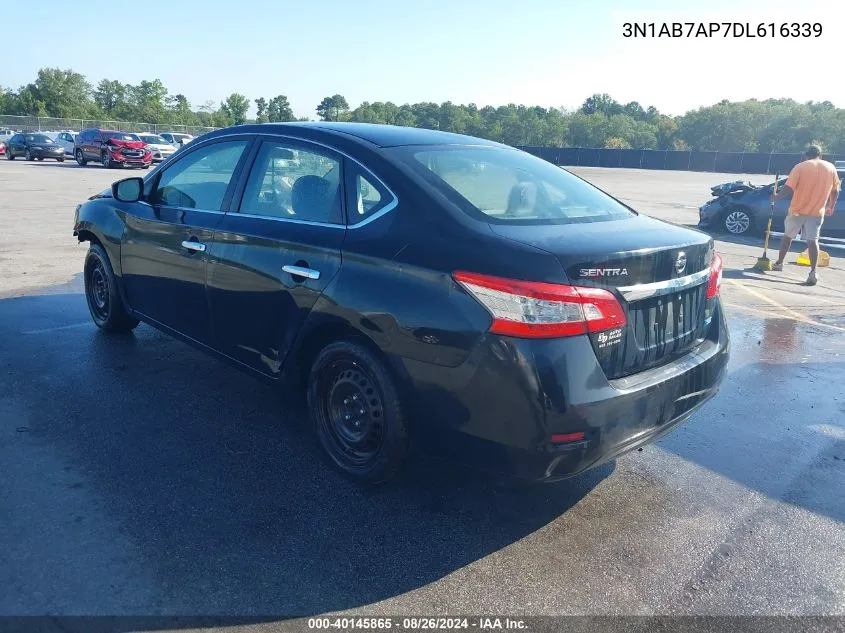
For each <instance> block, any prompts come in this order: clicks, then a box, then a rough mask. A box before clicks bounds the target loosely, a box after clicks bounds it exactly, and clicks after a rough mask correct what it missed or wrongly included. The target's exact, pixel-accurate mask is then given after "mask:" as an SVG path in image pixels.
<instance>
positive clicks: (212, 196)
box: [150, 141, 248, 211]
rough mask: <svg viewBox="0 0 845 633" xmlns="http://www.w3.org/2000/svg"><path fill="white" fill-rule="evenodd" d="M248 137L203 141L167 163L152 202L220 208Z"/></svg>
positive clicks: (187, 206) (208, 209)
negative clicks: (167, 165)
mask: <svg viewBox="0 0 845 633" xmlns="http://www.w3.org/2000/svg"><path fill="white" fill-rule="evenodd" d="M247 144H248V141H224V142H222V143H214V144H213V145H206V146H205V147H202V148H200V149H198V150H196V151H194V152H191V153H190V154H187V155H186V156H184V157H183V158H182V159H181V160H180V161H178V162H176V163H174V164H173V165H171V166H170V167H168V168H167V169H166V170H165V171H164V173H162V174H161V177H160V178H159V180H158V183H157V184H156V186H155V189H154V190H153V192H152V194H151V196H150V201H151V203H152V204H156V205H164V206H168V207H182V208H184V209H202V210H205V211H220V210H222V207H223V198H225V196H226V190H227V189H228V188H229V183H230V182H231V181H232V176H233V175H234V173H235V169H237V166H238V162H239V161H240V159H241V156H242V155H243V153H244V150H245V149H246V147H247Z"/></svg>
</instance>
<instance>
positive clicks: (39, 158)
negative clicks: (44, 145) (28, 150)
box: [36, 156, 44, 160]
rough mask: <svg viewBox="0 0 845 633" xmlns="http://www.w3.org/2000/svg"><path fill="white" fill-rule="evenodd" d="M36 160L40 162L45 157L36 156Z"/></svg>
mask: <svg viewBox="0 0 845 633" xmlns="http://www.w3.org/2000/svg"><path fill="white" fill-rule="evenodd" d="M36 158H37V159H38V160H44V157H43V156H36Z"/></svg>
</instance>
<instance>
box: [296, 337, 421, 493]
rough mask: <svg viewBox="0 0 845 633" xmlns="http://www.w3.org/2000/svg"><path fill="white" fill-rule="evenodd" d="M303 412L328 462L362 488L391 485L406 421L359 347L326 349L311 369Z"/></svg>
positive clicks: (378, 365) (387, 380) (390, 388)
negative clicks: (308, 419)
mask: <svg viewBox="0 0 845 633" xmlns="http://www.w3.org/2000/svg"><path fill="white" fill-rule="evenodd" d="M307 396H308V397H307V400H308V410H309V416H310V418H311V422H312V424H313V425H314V430H315V432H316V434H317V439H318V440H319V442H320V445H321V446H322V448H323V451H324V452H325V454H326V455H327V456H328V458H329V460H330V461H331V462H332V463H333V464H334V465H335V466H336V467H337V468H338V469H340V470H341V471H342V472H343V473H344V474H346V475H347V476H349V477H351V478H352V479H354V480H355V481H357V482H359V483H364V484H371V485H374V484H379V483H383V482H385V481H387V480H389V479H391V478H392V477H393V476H394V475H395V474H396V473H397V472H398V470H399V468H400V467H401V465H402V463H403V461H404V458H405V454H406V453H407V448H408V436H409V431H408V421H407V416H406V414H405V411H404V408H403V406H402V403H401V401H400V398H399V394H398V391H397V389H396V385H395V382H394V379H393V377H392V376H391V374H390V371H389V370H388V369H387V367H386V366H385V364H384V363H383V362H381V360H379V359H378V358H377V357H376V356H375V354H374V353H373V352H371V351H370V350H369V349H368V348H366V347H365V346H364V345H362V344H360V343H357V342H352V341H338V342H335V343H331V344H329V345H327V346H326V347H325V348H323V349H322V351H321V352H320V353H319V354H318V355H317V358H316V359H315V360H314V363H313V364H312V366H311V371H310V375H309V381H308V392H307Z"/></svg>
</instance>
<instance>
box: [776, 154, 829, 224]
mask: <svg viewBox="0 0 845 633" xmlns="http://www.w3.org/2000/svg"><path fill="white" fill-rule="evenodd" d="M840 185H841V183H840V182H839V176H838V175H837V174H836V167H834V166H833V164H832V163H829V162H827V161H826V160H822V159H821V158H812V159H810V160H805V161H803V162H800V163H798V164H797V165H795V167H793V168H792V171H791V172H789V178H787V179H786V186H787V187H789V188H790V189H792V202H791V203H790V205H789V214H790V215H824V208H825V205H826V204H827V200H828V198H829V197H830V194H831V193H833V192H834V191H839V187H840Z"/></svg>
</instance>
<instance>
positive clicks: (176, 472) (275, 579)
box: [0, 163, 845, 619]
mask: <svg viewBox="0 0 845 633" xmlns="http://www.w3.org/2000/svg"><path fill="white" fill-rule="evenodd" d="M615 171H616V173H615V174H614V173H612V172H613V170H607V171H604V172H602V173H601V174H600V176H599V177H600V178H603V179H605V181H604V182H602V183H601V186H603V187H604V188H606V189H608V190H610V191H613V189H612V186H611V185H612V183H613V182H614V181H615V182H617V184H618V187H619V190H620V193H619V195H623V193H624V192H626V191H628V189H626V187H628V188H632V189H631V190H632V191H636V181H637V179H638V178H641V176H639V175H638V174H639V173H640V172H629V171H628V170H615ZM80 172H82V174H80ZM632 173H633V175H632ZM81 175H84V177H85V178H86V179H87V180H86V181H85V182H84V183H81V182H78V181H77V179H78V178H79V177H80V176H81ZM701 176H702V175H701V174H694V175H687V174H663V175H662V177H663V178H664V180H670V181H671V182H672V183H674V184H673V185H672V188H670V189H669V190H670V191H671V193H670V194H666V195H671V196H672V197H674V198H678V199H681V198H683V197H684V196H687V197H690V195H691V194H690V193H689V191H691V190H692V189H691V185H689V182H690V180H691V179H695V178H701ZM705 176H706V182H711V181H714V182H722V180H719V177H718V175H717V176H713V175H705ZM116 177H117V176H116V175H115V173H114V172H112V173H109V172H105V171H104V170H98V169H97V168H92V169H89V170H81V169H78V168H74V167H70V166H67V164H66V165H65V166H61V167H59V166H58V165H56V166H55V167H48V166H47V165H46V164H38V165H26V164H24V165H18V163H12V164H10V165H8V166H7V165H6V164H0V215H2V216H3V217H4V219H3V221H2V222H3V227H4V233H3V235H2V237H0V240H1V241H0V273H2V275H0V276H2V278H3V282H2V285H0V472H2V484H0V543H2V545H3V547H2V548H0V615H24V614H47V613H49V614H64V615H71V614H111V615H140V614H150V615H214V614H227V615H235V616H239V617H244V618H247V617H248V616H256V615H258V616H276V615H278V616H282V615H285V616H291V615H310V614H318V613H324V612H329V611H331V612H337V611H347V610H349V611H355V612H363V613H367V614H373V615H374V614H380V613H384V614H408V613H413V614H427V615H433V614H443V615H446V614H453V615H454V614H470V613H473V614H497V615H503V614H523V615H528V614H839V615H845V498H843V491H845V389H843V386H842V385H843V384H845V336H843V334H845V316H843V312H845V270H843V262H845V260H843V259H842V256H841V254H838V253H833V252H831V254H832V255H834V258H833V265H832V266H831V268H829V269H825V270H824V271H822V276H821V277H822V282H821V284H820V285H819V286H817V287H815V288H812V289H807V288H804V287H802V286H800V285H799V284H800V281H801V280H802V279H803V275H804V274H805V272H806V271H805V269H800V268H799V267H796V266H794V265H792V266H788V267H787V270H786V271H785V272H784V273H783V274H782V275H780V276H777V277H773V276H772V274H771V273H770V274H769V276H768V277H767V276H763V275H756V274H754V273H752V272H750V271H749V270H747V269H748V267H749V266H750V265H751V264H753V262H754V261H755V260H756V258H757V257H758V256H759V242H755V241H754V240H750V241H749V243H743V242H742V241H737V242H721V243H720V249H721V250H722V252H723V253H725V257H726V261H727V262H728V268H729V270H728V271H727V272H726V282H725V291H724V295H725V302H726V303H727V305H728V313H729V326H730V329H731V334H732V342H733V347H732V358H731V363H730V370H729V375H728V378H727V379H726V381H725V383H724V385H723V387H722V389H721V391H720V393H719V394H718V396H717V397H716V398H714V399H713V400H712V401H710V403H708V404H707V405H706V406H705V407H704V408H703V409H702V410H701V411H699V412H697V413H696V414H695V415H694V416H693V418H692V419H691V420H690V421H689V422H688V423H687V424H685V425H684V426H683V427H681V428H680V429H678V430H677V431H676V432H674V433H672V434H671V435H669V436H668V437H666V438H665V439H663V440H661V441H660V442H658V443H657V444H655V445H652V446H649V447H646V448H645V449H644V450H642V451H640V452H635V453H633V454H629V455H627V456H624V457H623V458H621V459H619V460H617V461H616V462H615V463H612V464H610V465H607V466H605V467H602V468H600V469H598V470H596V471H593V472H591V473H588V474H587V475H585V476H582V477H580V478H577V479H573V480H569V481H566V482H561V483H558V484H553V485H539V486H538V485H527V484H522V483H518V482H513V481H509V480H503V479H493V478H490V477H488V476H486V475H482V474H477V473H473V472H468V471H466V470H464V469H462V468H460V467H457V466H452V465H448V464H443V463H440V462H436V461H432V460H428V459H426V458H419V459H417V460H415V461H414V463H413V464H412V465H411V467H410V468H409V469H408V470H407V472H405V473H404V474H403V476H402V477H400V479H399V480H398V481H396V482H395V483H393V484H391V485H389V486H387V487H385V488H382V489H378V490H363V489H360V488H357V487H355V486H354V485H352V484H350V483H349V482H347V481H346V480H345V479H344V478H343V477H341V476H339V475H337V474H336V473H335V472H334V471H333V470H332V469H330V468H328V467H327V466H326V464H325V462H324V461H323V459H322V458H321V456H320V453H319V452H318V450H317V447H316V445H315V442H314V441H313V440H312V439H311V436H310V434H309V433H308V429H307V427H306V425H305V424H304V423H303V421H302V420H303V414H302V411H301V409H300V407H299V406H298V405H296V404H292V403H291V401H290V399H286V398H285V397H284V395H283V394H279V393H275V392H274V391H273V390H272V389H271V388H268V387H266V386H264V385H262V384H260V383H257V382H255V381H254V380H253V379H251V378H250V377H248V376H246V375H242V374H241V373H239V372H238V371H236V370H234V369H231V368H229V367H227V366H225V365H223V364H221V363H220V362H217V361H215V360H213V359H210V358H208V357H206V356H204V355H202V354H201V353H199V352H196V351H194V350H193V349H191V348H190V347H188V346H186V345H183V344H181V343H178V342H175V341H173V340H171V339H169V338H168V337H166V336H165V335H163V334H160V333H158V332H157V331H155V330H153V329H152V328H149V327H147V326H144V325H142V326H140V327H139V328H138V329H137V330H136V331H135V333H134V334H133V335H129V336H117V337H113V336H107V335H104V334H102V333H100V332H99V331H97V329H96V328H95V327H94V326H93V324H92V323H91V321H90V318H89V316H88V312H87V308H86V305H85V300H84V297H83V296H82V294H81V290H82V289H81V281H80V279H79V276H78V275H77V274H76V272H77V271H78V270H79V266H80V264H81V261H82V257H83V254H84V248H83V247H81V246H80V247H76V246H75V245H74V242H75V240H74V239H73V238H72V236H71V234H70V230H71V227H70V224H71V218H72V209H73V206H72V204H70V205H67V206H61V205H59V204H56V203H55V199H57V196H58V198H61V199H64V198H72V197H74V196H75V199H77V200H81V199H82V198H84V197H85V196H86V195H89V194H90V193H93V191H96V190H97V188H98V187H99V188H102V186H104V185H105V184H107V183H108V182H110V181H111V180H114V179H116ZM649 177H651V175H649ZM597 178H598V177H597ZM626 178H628V179H629V180H630V179H633V184H631V182H629V180H625V179H626ZM97 179H99V180H97ZM614 179H615V180H614ZM92 181H94V182H92ZM608 183H610V184H608ZM685 183H686V184H685ZM694 184H695V186H696V187H697V186H698V185H697V181H695V182H694ZM94 185H96V186H94ZM685 187H687V189H685ZM55 191H61V192H62V193H61V194H54V193H50V192H55ZM706 191H707V190H706V189H705V190H704V193H706ZM10 192H13V193H10ZM678 192H680V193H678ZM685 192H686V193H685ZM644 195H645V194H644ZM50 196H53V198H51V197H50ZM623 197H624V196H623ZM699 202H700V200H699ZM651 204H652V205H653V207H654V208H653V209H652V211H653V212H654V214H655V215H657V216H658V217H661V215H660V212H661V209H659V208H658V207H661V205H664V206H666V208H667V209H668V208H669V206H671V205H672V204H674V203H672V202H671V201H669V202H666V201H664V202H661V201H659V200H658V201H656V202H655V201H654V196H652V203H651ZM689 204H694V203H693V202H690V203H689ZM689 204H687V205H684V204H680V206H678V207H672V209H673V210H672V211H671V213H681V212H682V210H683V208H684V206H689ZM639 206H641V207H642V206H643V205H639ZM645 206H646V207H647V206H648V204H646V205H645ZM643 210H644V211H646V212H650V211H649V209H647V208H644V209H643ZM667 213H669V212H668V211H667ZM687 213H692V214H693V215H694V212H687ZM33 217H36V218H38V222H40V223H42V224H43V226H44V227H45V228H44V232H45V234H47V235H49V236H51V237H49V238H48V239H46V240H43V239H42V240H39V239H38V238H37V235H38V231H37V230H36V229H35V228H34V227H33V226H32V225H29V226H26V227H24V226H21V228H20V229H19V230H17V231H18V232H17V237H16V238H15V234H14V233H13V234H11V235H10V233H9V231H10V230H11V231H13V232H14V231H15V230H16V229H15V227H16V226H17V224H16V222H15V219H16V218H17V219H18V220H19V223H21V224H22V225H23V224H26V223H31V222H32V218H33ZM685 217H686V216H685ZM666 219H672V218H671V217H666ZM10 227H11V228H10ZM52 236H55V237H52ZM52 243H55V245H56V246H55V248H50V245H51V244H52ZM38 249H44V251H45V254H44V256H43V258H39V257H38V256H37V252H38ZM20 251H27V253H28V255H27V256H26V257H27V258H28V260H27V261H30V260H32V261H37V262H40V264H41V265H43V266H44V270H45V271H46V272H45V273H44V274H43V275H42V276H39V269H38V265H37V264H36V265H35V267H34V268H29V269H28V270H27V271H26V272H27V273H28V275H27V276H26V279H25V280H24V279H23V277H22V275H21V276H18V274H17V273H19V272H20V271H19V269H18V268H14V269H13V267H15V266H19V265H20V264H19V261H20V260H21V257H23V256H18V254H17V253H18V252H20ZM54 253H59V254H60V256H58V255H54ZM770 256H771V255H770ZM51 257H52V258H53V259H51ZM42 259H43V261H41V260H42ZM792 260H793V261H794V255H793V258H792ZM16 262H18V263H16ZM10 271H13V272H10ZM271 619H272V618H271Z"/></svg>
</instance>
